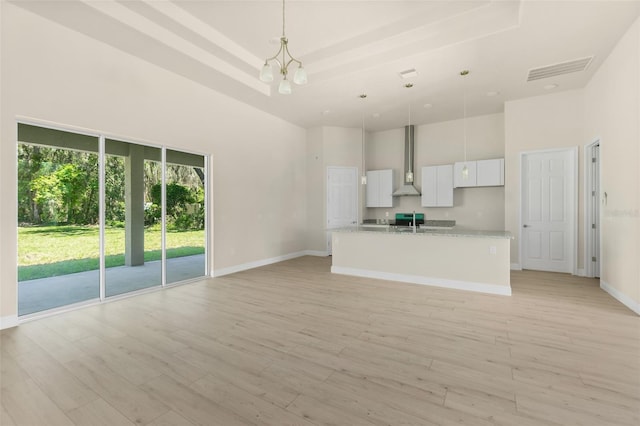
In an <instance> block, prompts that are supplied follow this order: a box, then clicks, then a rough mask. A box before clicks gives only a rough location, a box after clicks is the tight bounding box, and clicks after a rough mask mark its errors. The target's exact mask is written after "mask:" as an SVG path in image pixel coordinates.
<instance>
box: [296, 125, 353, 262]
mask: <svg viewBox="0 0 640 426" xmlns="http://www.w3.org/2000/svg"><path fill="white" fill-rule="evenodd" d="M330 166H336V167H355V168H357V169H358V175H360V173H361V168H362V130H361V129H354V128H346V127H328V126H327V127H315V128H312V129H308V130H307V208H308V213H307V249H308V250H310V251H312V252H317V254H320V253H324V252H326V251H327V250H328V247H327V232H326V228H327V219H326V217H327V167H330ZM358 187H359V188H358V200H359V203H360V205H362V200H363V199H364V198H363V197H364V192H363V188H362V185H360V182H359V181H358ZM361 211H362V207H361ZM360 216H362V213H360Z"/></svg>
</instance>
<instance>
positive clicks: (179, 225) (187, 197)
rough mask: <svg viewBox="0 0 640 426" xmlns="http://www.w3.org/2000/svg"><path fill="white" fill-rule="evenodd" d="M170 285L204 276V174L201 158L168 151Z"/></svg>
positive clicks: (168, 263)
mask: <svg viewBox="0 0 640 426" xmlns="http://www.w3.org/2000/svg"><path fill="white" fill-rule="evenodd" d="M165 170H166V171H165V176H166V182H167V185H166V199H167V203H166V206H167V214H166V224H167V233H166V236H167V237H166V247H167V283H174V282H178V281H183V280H186V279H190V278H195V277H199V276H202V275H204V274H205V259H204V252H205V232H204V219H205V204H204V198H205V197H204V195H205V185H204V183H205V172H204V157H203V156H202V155H195V154H188V153H185V152H179V151H173V150H170V149H168V150H167V165H166V169H165Z"/></svg>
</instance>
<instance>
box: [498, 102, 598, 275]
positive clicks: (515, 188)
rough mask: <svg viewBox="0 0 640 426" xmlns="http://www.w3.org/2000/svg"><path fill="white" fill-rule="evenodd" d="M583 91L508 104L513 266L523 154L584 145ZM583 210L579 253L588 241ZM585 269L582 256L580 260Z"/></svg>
mask: <svg viewBox="0 0 640 426" xmlns="http://www.w3.org/2000/svg"><path fill="white" fill-rule="evenodd" d="M583 104H584V99H583V92H582V90H571V91H565V92H560V93H556V94H550V95H546V96H536V97H532V98H527V99H521V100H517V101H512V102H506V103H505V107H504V110H505V112H504V114H505V178H504V180H505V226H506V230H507V231H510V232H511V233H512V234H513V236H514V237H515V239H513V240H511V263H517V264H520V253H519V238H520V228H519V223H520V222H519V220H520V219H519V214H520V153H521V152H525V151H537V150H545V149H555V148H563V147H567V148H568V147H576V146H580V147H582V146H584V143H585V142H584V136H583V125H584V123H583V121H584V120H583ZM582 151H583V150H582V149H580V152H579V158H578V167H579V181H580V185H579V188H578V189H579V192H578V205H579V206H582V205H583V201H582V198H583V196H582V191H583V190H582V169H583V167H582V164H583V163H582ZM582 212H583V209H582V208H581V207H579V208H578V213H579V217H578V250H579V253H582V252H583V251H582V250H583V249H582V247H583V241H584V238H583V237H584V229H583V228H584V226H583V217H582V216H583V214H582ZM578 260H579V262H578V268H582V267H583V266H582V263H583V262H582V260H583V259H582V256H579V257H578Z"/></svg>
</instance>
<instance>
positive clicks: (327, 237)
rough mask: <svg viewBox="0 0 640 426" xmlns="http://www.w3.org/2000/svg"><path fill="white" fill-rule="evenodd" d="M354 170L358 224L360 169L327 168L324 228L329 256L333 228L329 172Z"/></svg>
mask: <svg viewBox="0 0 640 426" xmlns="http://www.w3.org/2000/svg"><path fill="white" fill-rule="evenodd" d="M336 169H338V170H345V169H348V170H354V171H355V185H356V222H359V221H360V188H359V187H358V168H357V167H349V166H327V170H326V173H325V180H324V188H325V189H324V226H325V229H326V232H325V234H326V237H325V238H326V241H325V247H326V249H327V255H329V256H330V255H331V227H330V226H329V171H330V170H336Z"/></svg>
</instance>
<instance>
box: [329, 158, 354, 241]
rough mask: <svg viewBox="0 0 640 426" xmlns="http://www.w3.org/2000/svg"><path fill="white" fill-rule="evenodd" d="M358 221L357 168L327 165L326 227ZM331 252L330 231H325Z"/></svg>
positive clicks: (339, 226)
mask: <svg viewBox="0 0 640 426" xmlns="http://www.w3.org/2000/svg"><path fill="white" fill-rule="evenodd" d="M357 223H358V169H357V168H355V167H327V229H332V228H342V227H345V226H354V225H357ZM327 249H328V251H329V254H331V232H327Z"/></svg>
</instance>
